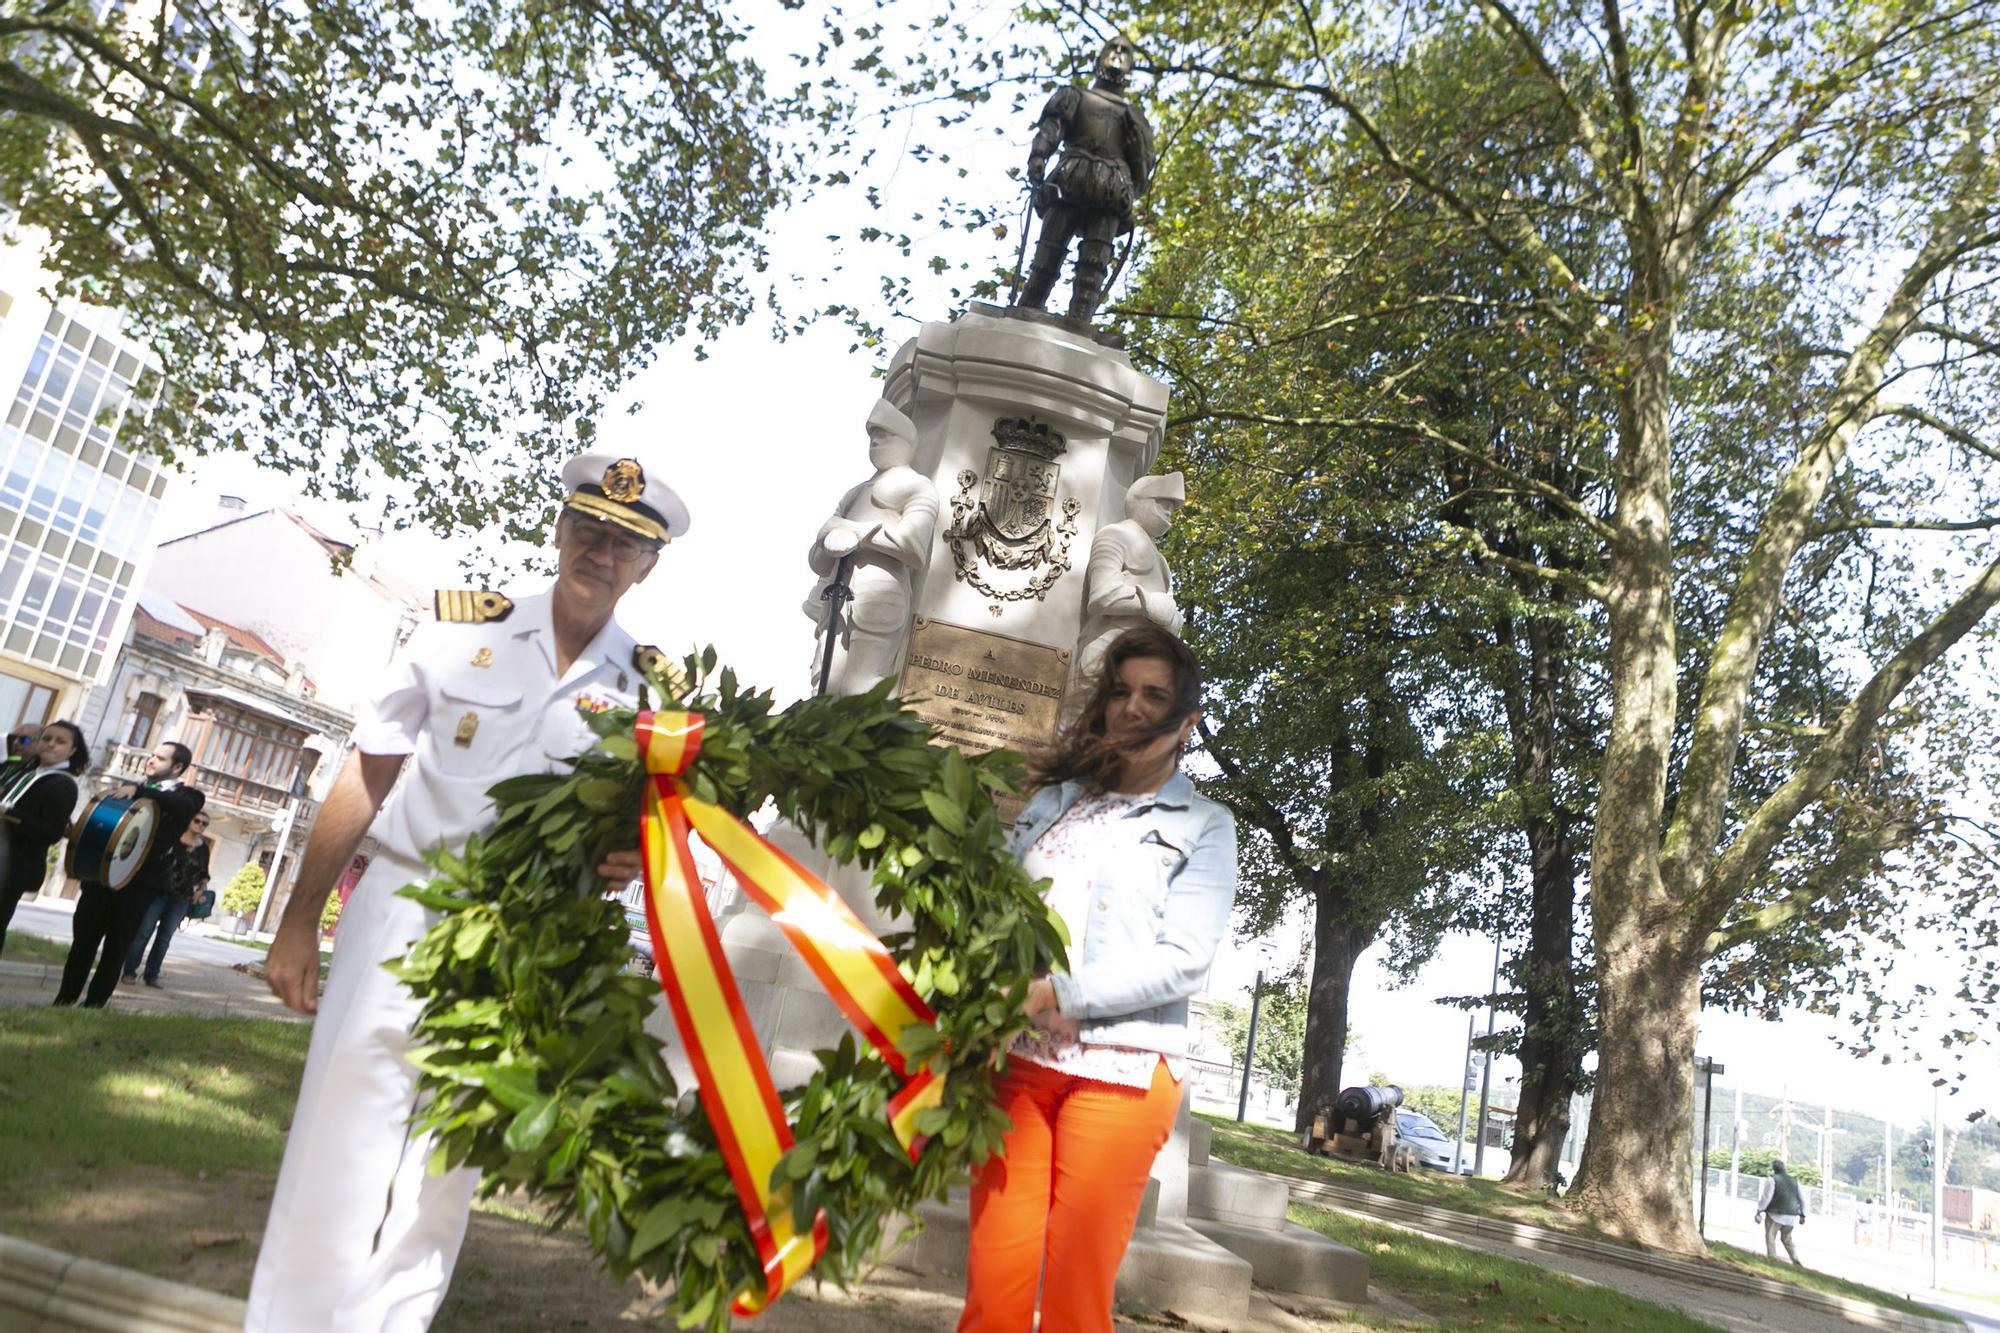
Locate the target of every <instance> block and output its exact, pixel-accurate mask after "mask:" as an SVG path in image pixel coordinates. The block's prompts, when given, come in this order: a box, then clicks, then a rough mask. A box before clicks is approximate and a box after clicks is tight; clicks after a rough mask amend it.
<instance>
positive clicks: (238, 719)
mask: <svg viewBox="0 0 2000 1333" xmlns="http://www.w3.org/2000/svg"><path fill="white" fill-rule="evenodd" d="M188 732H189V734H188V736H187V738H186V740H187V744H188V747H189V748H190V749H192V750H193V751H194V761H195V763H197V764H199V765H200V766H201V768H202V775H203V779H204V781H205V782H207V783H208V784H209V785H211V786H212V787H214V788H215V789H216V790H217V791H218V792H221V793H223V794H226V795H230V796H231V797H239V796H240V797H241V798H242V799H244V800H247V801H249V802H251V803H253V804H260V805H278V804H282V803H283V801H284V799H285V797H286V796H287V795H288V794H289V793H290V791H291V788H292V783H293V780H294V778H295V776H296V775H297V773H298V768H299V758H300V752H299V747H300V745H301V744H302V743H303V742H304V741H305V738H306V733H305V732H304V731H303V730H302V729H300V728H298V727H295V726H291V725H289V724H287V723H284V722H280V721H278V720H277V719H276V718H269V717H262V716H260V715H258V714H256V713H253V712H250V711H249V710H248V709H244V708H239V707H237V706H235V705H233V704H229V703H224V702H222V701H220V700H211V701H209V702H207V703H206V704H205V705H204V704H202V703H197V704H196V705H195V716H194V718H193V720H192V721H191V722H190V723H189V726H188Z"/></svg>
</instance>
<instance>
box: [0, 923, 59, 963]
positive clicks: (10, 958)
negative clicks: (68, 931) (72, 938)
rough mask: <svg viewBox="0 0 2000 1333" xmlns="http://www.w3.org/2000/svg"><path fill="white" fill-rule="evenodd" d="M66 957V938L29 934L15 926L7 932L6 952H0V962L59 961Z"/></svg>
mask: <svg viewBox="0 0 2000 1333" xmlns="http://www.w3.org/2000/svg"><path fill="white" fill-rule="evenodd" d="M67 957H69V941H68V940H52V939H48V938H46V937H45V936H41V935H30V934H28V933H27V932H26V931H24V930H22V929H20V928H19V927H18V926H17V927H15V928H14V929H13V930H10V931H8V932H7V952H5V953H0V963H61V962H62V960H63V959H65V958H67Z"/></svg>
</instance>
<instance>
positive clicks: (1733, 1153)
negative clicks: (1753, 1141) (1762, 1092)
mask: <svg viewBox="0 0 2000 1333" xmlns="http://www.w3.org/2000/svg"><path fill="white" fill-rule="evenodd" d="M1742 1166H1743V1083H1742V1081H1741V1080H1738V1081H1737V1084H1736V1112H1735V1118H1734V1119H1733V1120H1732V1121H1731V1123H1730V1127H1729V1201H1730V1202H1731V1203H1735V1202H1736V1173H1737V1171H1738V1170H1740V1169H1741V1168H1742Z"/></svg>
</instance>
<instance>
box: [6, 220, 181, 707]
mask: <svg viewBox="0 0 2000 1333" xmlns="http://www.w3.org/2000/svg"><path fill="white" fill-rule="evenodd" d="M40 282H41V276H40V274H39V271H38V270H37V269H36V268H35V266H34V264H33V262H32V256H31V255H27V254H26V253H25V252H23V251H21V250H19V249H16V250H11V251H4V252H0V401H4V402H5V403H6V416H5V419H4V421H0V727H4V728H5V729H7V730H12V729H14V728H16V727H35V726H39V725H40V724H41V723H43V722H46V721H48V720H50V719H51V718H54V717H58V716H63V715H67V714H72V713H74V712H76V711H77V708H78V706H79V704H80V702H81V700H82V697H83V695H84V694H85V693H86V692H87V691H88V690H89V689H90V688H91V686H92V685H94V684H95V683H96V682H98V681H100V680H102V679H103V678H104V676H105V674H106V673H107V672H108V671H109V669H110V667H111V664H112V661H113V659H114V657H115V655H116V651H117V647H118V644H119V643H120V642H121V641H122V639H123V637H124V634H125V629H126V625H127V623H128V621H129V620H130V617H131V609H132V601H133V596H134V592H135V590H136V589H137V588H138V587H139V585H140V582H141V580H142V579H143V577H144V574H145V565H146V557H147V555H148V553H149V552H150V550H151V546H152V540H153V521H154V518H155V516H156V515H157V513H158V511H159V506H160V499H161V497H162V496H163V495H165V494H166V490H167V485H168V473H167V472H166V471H165V470H164V468H163V467H162V465H161V464H160V461H159V460H158V459H156V458H154V457H152V456H151V455H148V454H146V453H144V452H143V451H141V450H138V449H135V448H134V447H133V442H134V441H135V440H137V439H141V438H143V434H144V421H145V416H146V409H147V406H148V404H150V403H151V402H152V401H153V399H154V397H155V396H156V394H157V378H156V376H155V375H154V373H153V372H152V371H150V370H149V369H148V368H147V366H146V360H145V356H146V354H145V350H144V348H143V347H141V346H140V345H139V344H137V343H136V342H134V341H132V340H131V339H129V338H127V337H125V336H124V334H123V333H122V332H121V329H120V320H119V316H118V314H117V313H116V312H115V311H105V310H94V309H90V308H87V307H82V306H76V305H71V304H69V303H63V304H61V305H56V306H51V305H50V304H49V303H48V302H46V301H44V300H42V299H41V298H40V297H38V296H36V295H35V292H36V290H37V288H38V287H39V285H40Z"/></svg>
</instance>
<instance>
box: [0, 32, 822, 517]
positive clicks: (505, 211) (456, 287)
mask: <svg viewBox="0 0 2000 1333" xmlns="http://www.w3.org/2000/svg"><path fill="white" fill-rule="evenodd" d="M157 17H158V15H154V16H152V17H147V16H144V15H141V14H140V13H139V12H138V11H136V10H134V9H132V8H131V7H128V6H123V5H76V4H54V5H41V6H27V7H12V8H10V11H9V12H8V13H7V14H6V15H5V16H4V17H0V61H4V62H5V67H6V69H7V74H8V76H7V78H6V80H5V81H4V83H0V113H4V114H0V198H4V199H5V200H7V201H8V203H9V205H10V206H11V207H10V210H9V211H10V214H13V216H11V217H10V224H13V225H18V226H19V227H20V228H21V229H22V230H24V231H26V232H27V233H28V234H29V235H31V236H32V235H34V234H35V232H36V231H39V232H42V233H45V234H46V236H47V244H46V247H45V250H44V262H45V264H46V266H47V267H48V269H49V270H50V271H51V272H52V273H53V274H54V275H55V278H56V283H55V286H56V289H57V291H58V293H59V294H62V295H66V296H73V297H80V298H82V299H85V300H88V301H91V302H94V303H96V304H100V305H107V306H113V307H116V308H118V309H119V310H121V311H122V312H124V314H125V316H126V326H127V328H128V330H130V331H132V332H134V333H135V334H136V335H137V336H138V337H139V338H141V339H142V340H143V341H145V342H147V343H148V344H149V345H150V346H151V349H152V351H153V352H154V354H155V356H156V357H157V361H156V363H155V365H154V366H153V367H151V368H150V369H148V370H147V372H146V373H145V374H144V375H143V376H142V377H138V378H137V382H136V383H132V382H120V383H118V384H116V385H115V386H114V389H113V392H112V395H111V405H112V408H113V409H114V410H115V409H116V407H117V406H119V405H120V404H122V403H123V402H124V401H125V400H126V399H127V398H128V397H129V398H130V401H131V403H132V406H133V408H134V409H135V412H136V413H137V414H138V417H139V418H140V420H139V423H138V425H137V428H136V429H134V430H133V431H132V432H131V433H130V434H131V438H132V442H133V444H134V445H135V446H136V447H139V448H144V449H147V450H150V451H152V452H154V453H157V454H161V455H166V456H174V457H179V456H184V455H186V454H188V453H193V452H206V451H209V450H217V449H226V450H238V451H244V452H249V453H253V454H254V455H255V456H256V457H257V459H258V460H259V462H261V463H263V464H266V465H268V466H273V467H277V468H280V469H283V470H286V471H292V472H297V473H300V474H302V475H303V476H304V478H305V479H306V482H307V484H308V485H309V486H310V487H311V488H312V489H313V490H314V491H315V492H319V491H325V492H329V493H331V494H333V495H336V496H338V497H339V498H341V499H343V500H348V501H358V500H360V499H361V498H362V497H363V495H364V493H365V492H366V491H367V490H369V489H370V488H373V487H375V486H377V485H379V482H380V479H381V478H384V477H387V478H391V479H394V480H396V481H399V482H402V483H406V484H407V485H408V486H409V487H410V488H411V492H412V496H413V500H412V509H411V512H410V513H409V515H408V517H409V518H411V519H414V520H416V521H420V522H425V523H428V524H430V525H432V526H434V527H437V528H440V529H446V528H463V529H474V528H479V527H481V526H484V525H486V524H488V523H490V522H498V523H500V524H501V525H502V526H503V527H504V530H505V532H506V533H507V534H508V535H510V536H515V537H520V536H524V535H528V534H532V533H534V532H536V531H537V530H538V529H539V527H540V524H541V521H542V515H543V507H542V506H540V505H537V504H535V503H533V501H534V500H536V499H546V498H550V497H551V496H552V494H553V492H552V489H551V488H552V486H553V484H554V483H553V478H552V476H551V475H550V474H551V471H552V470H551V469H550V468H549V466H548V463H549V461H550V460H551V459H552V458H554V457H557V456H559V455H561V454H563V453H565V452H568V451H570V450H573V449H574V448H575V447H576V445H577V444H578V443H579V442H580V441H581V442H587V440H588V439H589V437H590V431H591V426H592V423H593V421H594V419H595V418H596V417H597V416H598V415H600V414H601V412H602V410H603V408H604V405H605V403H606V401H607V400H608V399H609V398H610V397H611V396H612V395H613V394H614V393H615V392H616V391H617V390H618V389H619V388H620V386H622V385H623V384H624V383H625V382H626V381H628V380H629V379H630V378H631V377H632V376H633V375H634V374H636V373H637V372H639V371H640V370H642V369H644V368H645V366H646V365H647V364H648V363H649V361H650V360H651V358H652V356H653V354H654V352H655V349H656V348H657V347H658V346H659V345H660V344H662V343H664V342H667V341H669V340H671V339H674V338H678V337H680V336H682V335H683V334H685V333H687V332H688V331H690V330H693V331H695V332H698V333H699V334H701V335H704V336H706V335H710V334H713V333H714V332H716V331H717V330H719V329H721V328H722V327H724V326H726V325H729V324H731V323H735V322H738V321H740V320H741V319H742V318H743V317H744V315H745V314H746V313H747V311H748V309H749V308H750V305H751V301H752V295H753V294H752V290H751V286H750V283H751V278H752V274H754V273H755V272H756V271H757V270H758V269H760V268H761V267H762V266H763V264H764V262H765V254H764V247H763V241H762V238H761V235H760V227H761V225H762V222H763V219H764V218H765V216H766V214H767V213H768V212H769V211H770V210H771V209H772V208H773V207H774V206H776V205H777V204H778V203H779V202H780V201H781V200H782V199H784V198H785V197H786V196H787V194H788V193H789V191H790V190H791V189H793V188H794V187H796V186H799V185H801V184H804V183H806V178H807V177H808V176H809V175H810V172H809V171H808V169H807V167H806V165H805V156H806V152H805V150H806V149H807V148H809V149H810V151H811V152H812V153H814V154H817V153H820V152H824V151H832V150H833V149H834V148H835V147H836V146H837V145H838V144H839V143H840V142H841V141H842V137H843V130H842V126H843V124H844V118H845V115H846V113H847V110H848V108H847V105H846V103H845V101H844V100H843V99H842V97H841V95H840V87H841V81H840V80H839V79H837V78H836V79H833V80H830V81H823V80H822V78H821V77H820V75H821V74H822V73H823V72H824V71H825V70H826V69H828V68H831V67H832V66H830V65H829V56H830V54H831V53H832V52H833V51H834V50H836V49H837V48H839V46H840V44H841V42H840V39H841V38H842V37H843V36H845V35H846V34H845V33H843V32H841V31H840V30H839V28H838V16H837V13H835V14H832V15H829V16H828V18H827V20H826V23H825V24H824V28H823V30H824V32H825V36H826V37H827V39H828V40H827V41H826V43H825V44H823V45H820V46H819V47H818V50H817V52H815V51H814V50H813V49H812V44H811V39H810V38H808V39H807V45H806V46H805V48H804V50H803V51H801V52H800V54H799V56H798V59H797V61H796V63H795V62H794V61H793V60H792V59H791V58H789V56H788V55H785V54H780V56H779V59H780V60H781V61H782V63H783V73H782V74H781V75H780V78H781V79H782V80H783V86H782V87H781V88H780V89H778V90H772V89H769V88H767V86H766V83H765V78H764V73H763V70H762V69H761V68H760V67H759V66H758V65H757V64H756V63H755V62H754V61H752V60H751V59H749V58H748V57H747V56H746V55H745V54H744V52H743V50H742V38H743V36H744V31H745V27H744V25H742V24H740V23H739V21H738V20H737V17H736V15H735V13H734V11H733V10H732V9H731V8H730V7H728V6H724V5H719V4H714V3H693V4H675V5H668V6H664V7H655V6H638V7H631V6H625V7H621V6H616V5H613V6H601V5H560V4H558V5H543V4H537V5H520V4H512V3H504V2H502V0H466V2H465V3H459V4H450V5H444V6H438V5H426V4H420V3H415V2H414V0H380V2H378V0H326V2H325V3H318V4H315V5H314V6H313V7H312V8H311V11H310V12H309V13H300V12H294V11H279V10H274V9H267V8H256V7H252V8H251V9H248V10H240V9H237V8H232V7H228V6H220V5H214V4H205V3H182V4H176V5H175V6H173V10H172V19H173V21H172V23H171V24H166V23H165V22H164V21H161V22H158V23H156V22H155V21H154V19H155V18H157ZM815 26H816V28H818V27H819V25H815ZM815 35H817V32H816V34H815ZM860 54H861V53H860V51H859V50H857V49H854V48H849V49H848V50H847V51H843V52H842V53H841V56H840V58H839V61H838V62H837V63H838V64H839V65H842V66H844V64H845V60H846V58H847V57H848V56H850V55H852V56H859V55H860ZM794 78H796V79H797V80H798V82H796V83H795V84H794V83H793V82H792V80H793V79H794ZM793 136H795V137H793ZM14 210H18V213H14ZM760 285H761V284H760ZM156 396H157V402H154V401H153V400H154V399H155V398H156ZM149 403H152V404H153V405H152V409H151V411H150V414H148V413H147V411H146V408H147V405H148V404H149ZM440 448H448V449H450V450H451V451H452V452H453V453H454V454H455V455H456V456H457V458H458V459H459V461H460V463H461V466H456V467H438V466H433V465H432V463H433V461H434V457H435V452H436V451H437V450H438V449H440ZM474 460H476V462H475V461H474Z"/></svg>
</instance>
